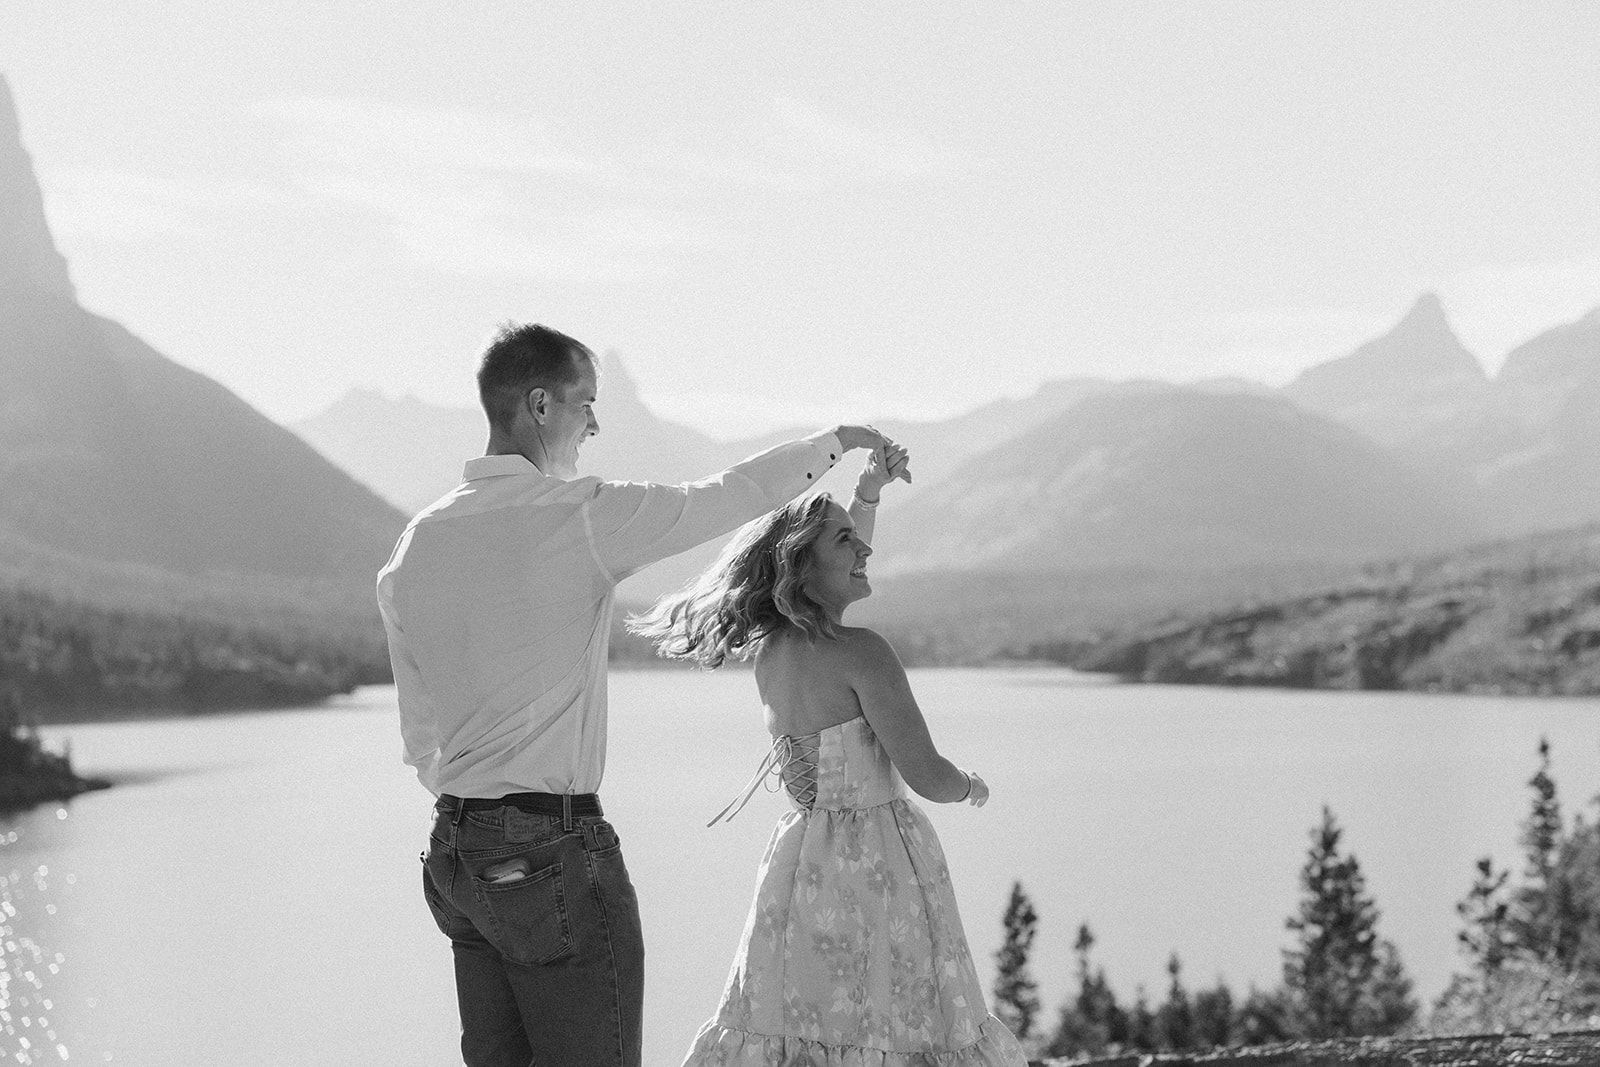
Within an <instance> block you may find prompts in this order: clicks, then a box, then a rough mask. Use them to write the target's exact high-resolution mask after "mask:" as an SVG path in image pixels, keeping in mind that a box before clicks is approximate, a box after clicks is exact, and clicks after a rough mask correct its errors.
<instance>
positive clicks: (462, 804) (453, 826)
mask: <svg viewBox="0 0 1600 1067" xmlns="http://www.w3.org/2000/svg"><path fill="white" fill-rule="evenodd" d="M466 813H467V802H466V801H464V800H459V799H458V800H457V801H456V810H455V811H453V812H451V813H450V849H451V851H454V850H455V847H456V832H457V831H458V830H459V829H460V828H461V817H462V816H463V815H465V814H466Z"/></svg>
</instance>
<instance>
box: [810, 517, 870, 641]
mask: <svg viewBox="0 0 1600 1067" xmlns="http://www.w3.org/2000/svg"><path fill="white" fill-rule="evenodd" d="M870 555H872V546H871V545H869V544H867V543H866V542H865V541H863V540H861V538H860V537H857V536H856V527H855V524H854V523H853V522H851V521H850V514H849V512H847V511H845V509H844V508H842V507H840V506H839V504H838V503H837V502H835V501H830V502H829V503H828V517H827V518H826V519H825V520H824V521H823V523H822V532H821V533H820V534H818V536H817V540H816V541H815V542H814V543H813V544H812V546H811V559H810V561H809V563H808V565H807V569H806V580H805V590H806V592H807V593H809V594H810V596H811V599H813V600H815V601H816V602H817V603H819V604H821V605H822V606H823V607H825V608H827V609H828V612H829V613H830V614H831V615H833V616H834V618H836V619H837V618H838V617H839V615H840V614H841V613H842V612H843V611H844V609H845V607H846V606H847V605H849V604H850V603H852V602H853V601H857V600H861V599H862V598H864V597H869V596H871V595H872V586H871V584H870V583H869V582H868V581H867V557H868V556H870Z"/></svg>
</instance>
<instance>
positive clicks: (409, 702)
mask: <svg viewBox="0 0 1600 1067" xmlns="http://www.w3.org/2000/svg"><path fill="white" fill-rule="evenodd" d="M379 609H380V613H381V614H382V615H383V626H384V629H385V630H386V631H387V632H388V637H389V665H390V666H391V667H392V668H393V669H394V680H395V692H396V694H397V695H398V698H399V702H400V739H401V741H402V743H403V746H404V749H403V751H402V754H401V758H403V759H404V760H405V761H406V763H407V764H409V765H410V766H411V767H414V768H415V769H416V772H417V780H418V781H420V782H421V783H422V784H423V786H424V788H426V789H427V790H428V792H430V793H432V794H433V795H434V796H438V795H439V733H438V730H437V728H436V727H435V725H434V724H435V723H436V722H437V719H436V718H435V716H434V709H433V705H432V703H431V702H430V701H429V699H428V690H427V687H426V686H425V685H424V684H423V681H422V672H421V671H420V670H419V669H418V667H417V661H416V657H415V656H413V655H412V653H411V648H410V646H409V645H408V644H407V643H406V637H405V634H404V633H403V632H402V631H401V629H400V626H399V624H398V622H396V620H395V619H394V616H393V612H392V610H391V609H390V606H389V603H388V601H387V598H386V597H384V596H383V595H382V594H381V593H380V595H379Z"/></svg>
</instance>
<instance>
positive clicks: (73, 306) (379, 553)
mask: <svg viewBox="0 0 1600 1067" xmlns="http://www.w3.org/2000/svg"><path fill="white" fill-rule="evenodd" d="M0 338H3V339H4V340H3V343H0V581H3V582H4V584H5V591H7V592H10V591H23V592H26V594H27V596H26V597H25V596H21V595H18V596H16V598H15V599H16V600H17V602H18V603H23V602H26V603H31V604H35V605H36V608H35V609H30V611H31V614H27V615H26V617H19V618H17V619H8V626H10V627H11V629H10V630H8V633H11V634H12V635H13V636H15V634H16V633H33V634H34V636H33V637H30V638H28V640H29V641H33V642H35V643H37V644H38V648H36V649H35V650H34V651H33V652H30V653H26V654H23V655H21V656H20V658H17V656H16V653H17V650H16V649H13V648H11V647H9V646H8V647H5V648H0V653H4V655H0V696H3V695H4V694H5V693H6V692H10V693H12V694H16V695H22V696H26V697H28V699H30V700H34V699H40V700H46V701H48V700H49V699H50V697H49V693H50V692H51V691H52V690H51V689H50V685H55V684H56V683H55V682H52V683H50V685H46V684H45V682H44V679H45V677H46V675H47V674H50V673H51V672H57V673H59V672H61V671H67V670H68V668H69V667H70V668H71V669H70V671H68V673H69V674H71V675H72V676H73V678H77V679H78V681H81V680H82V679H81V677H79V676H82V675H85V674H92V673H93V672H95V671H98V670H102V669H104V668H105V667H106V665H107V664H108V663H109V662H110V661H111V660H112V659H113V658H115V655H114V651H115V650H113V649H111V648H110V647H109V646H108V645H106V644H105V642H107V641H116V642H121V643H122V645H123V646H124V647H123V648H122V649H121V652H123V653H126V652H128V648H127V647H126V646H127V644H128V642H129V641H133V642H135V643H138V642H145V641H146V640H147V639H148V638H149V637H150V635H151V633H153V632H154V630H155V629H156V628H158V625H160V626H164V625H166V623H168V622H172V623H173V624H174V625H173V626H172V627H171V636H170V640H171V641H173V642H177V645H176V646H174V647H170V648H169V647H165V646H163V647H162V648H159V649H158V648H155V647H153V646H148V647H146V646H145V645H141V646H140V650H139V651H138V653H137V655H136V656H135V659H136V660H137V659H139V658H140V657H145V658H146V659H147V658H148V657H149V656H156V655H159V656H165V657H168V658H170V659H171V662H172V667H171V669H170V670H169V671H167V672H166V675H165V676H164V680H163V681H162V683H161V684H162V685H165V686H172V685H177V686H179V687H180V689H181V687H182V686H183V685H184V684H185V679H186V678H187V679H189V680H191V681H192V677H191V676H190V674H187V673H186V672H195V671H204V672H207V676H208V677H211V678H213V679H214V680H215V679H219V678H220V679H224V681H223V682H220V683H218V684H217V686H213V687H212V689H211V690H210V691H212V692H218V691H221V690H226V691H227V692H228V693H229V694H231V696H230V698H229V699H230V702H232V703H238V702H241V701H248V700H249V699H251V698H252V694H253V693H257V694H262V697H263V699H273V698H274V697H273V695H272V694H276V695H277V696H279V697H282V698H284V699H289V698H295V699H303V698H304V697H305V694H306V693H307V692H308V691H317V690H318V689H319V686H320V687H321V688H320V691H321V692H323V693H324V694H326V693H327V692H329V691H335V690H336V689H338V688H340V687H342V688H348V687H349V686H350V685H353V684H355V683H356V682H357V681H361V680H373V679H375V678H377V677H381V676H382V675H383V674H384V673H386V671H387V663H386V661H384V660H382V659H381V658H380V657H381V653H379V652H377V649H379V648H381V628H380V627H379V625H378V622H377V618H376V612H375V608H374V602H373V593H372V583H373V581H374V576H375V574H376V572H377V570H378V568H379V567H380V566H381V565H382V564H383V561H384V560H385V559H386V558H387V556H388V553H389V551H390V550H391V549H392V547H393V544H394V541H395V538H396V537H397V536H398V534H399V532H400V530H401V528H402V527H403V526H404V524H405V517H404V516H403V515H401V513H400V512H399V511H398V510H397V509H395V508H394V507H393V506H392V505H390V504H388V503H386V502H385V501H383V500H382V499H380V498H379V497H378V496H376V495H375V494H374V493H373V492H372V491H371V490H370V489H368V488H367V487H366V486H364V485H361V484H360V483H358V482H357V481H356V480H355V479H353V478H352V477H351V476H350V475H348V474H346V473H345V472H344V471H343V470H341V469H340V468H338V467H336V466H334V465H333V464H332V463H330V462H329V461H328V460H326V459H324V458H323V457H322V456H321V455H320V454H318V453H317V452H316V451H315V450H314V449H312V448H311V447H310V446H308V445H307V444H306V443H305V442H304V441H302V440H300V439H299V438H298V437H297V436H295V435H294V434H292V433H290V432H289V431H288V430H285V429H283V428H282V427H280V426H278V425H277V424H276V423H274V422H272V421H271V420H270V419H267V418H266V417H265V416H263V415H261V414H260V413H259V412H257V411H255V410H254V409H253V408H251V407H250V406H249V405H248V404H246V403H245V402H244V401H242V400H240V399H239V398H238V397H236V396H234V395H233V394H232V393H230V392H229V391H228V390H227V389H225V388H224V387H222V386H221V385H219V384H218V383H216V382H215V381H212V380H211V379H209V378H207V377H205V376H204V375H202V374H199V373H197V372H195V371H193V370H190V369H188V368H186V367H182V366H179V365H178V364H176V363H174V362H173V361H171V360H170V359H168V358H166V357H165V356H163V355H162V354H161V353H159V352H157V351H156V350H155V349H153V348H151V347H150V346H149V345H147V344H145V343H144V342H143V341H141V340H140V339H139V338H138V337H136V336H135V335H134V334H133V333H131V332H130V331H128V330H127V329H126V328H124V327H123V326H121V325H119V324H118V323H116V322H113V321H111V320H109V319H106V318H103V317H101V316H98V315H95V314H93V313H91V312H89V311H86V310H84V309H83V308H82V307H81V306H79V304H78V303H77V300H76V297H75V295H74V291H73V287H72V283H71V279H70V277H69V276H68V275H67V271H66V262H65V260H64V259H63V258H62V257H61V254H60V253H59V251H57V249H56V247H55V243H54V240H53V238H52V237H51V235H50V230H49V226H48V223H47V221H46V219H45V217H44V214H43V201H42V198H41V196H40V195H39V186H38V181H37V179H36V177H35V176H34V174H33V171H32V165H31V162H30V160H29V158H28V155H27V153H26V151H24V149H23V147H22V143H21V140H20V127H19V123H18V120H17V116H16V113H15V110H14V106H13V102H12V98H11V94H10V90H9V88H8V87H7V86H6V84H5V82H4V80H3V79H0ZM108 575H110V576H111V579H110V580H107V576H108ZM113 589H115V590H116V592H114V593H113V592H112V590H113ZM63 596H65V597H66V598H67V599H69V600H70V601H71V603H70V605H68V604H65V603H63V602H62V597H63ZM29 598H31V599H29ZM135 602H137V603H138V605H139V610H140V611H141V612H146V613H148V618H149V620H150V624H149V625H148V626H146V627H145V628H144V632H143V633H142V634H140V633H134V634H133V635H132V636H128V635H125V634H122V633H121V632H120V631H118V632H117V633H115V634H113V630H115V628H116V626H115V625H114V624H113V622H110V621H107V620H115V619H116V618H118V617H119V616H117V614H116V613H117V612H119V611H122V610H125V609H128V608H129V607H130V606H131V605H132V604H134V603H135ZM202 603H204V604H211V605H218V610H217V611H216V612H215V613H216V614H218V615H220V616H221V620H220V621H219V622H218V623H217V624H216V625H214V626H212V627H211V628H210V629H209V630H207V631H206V632H205V633H204V634H203V635H202V634H200V633H199V631H197V630H195V629H193V627H192V626H191V625H190V624H191V623H192V622H193V618H192V615H193V613H192V611H190V610H189V609H188V608H179V607H178V605H183V604H189V605H200V604H202ZM58 610H59V612H60V613H61V614H60V618H63V619H74V620H80V622H81V625H80V624H79V622H74V623H71V624H70V625H69V624H67V623H62V624H61V625H59V626H57V625H54V624H47V623H46V622H45V621H44V615H42V614H41V613H47V612H55V611H58ZM180 615H181V616H182V617H181V619H180V618H179V616H180ZM117 625H120V624H117ZM73 627H78V628H77V629H73ZM290 631H292V632H293V635H294V636H293V638H292V640H285V639H283V638H285V637H286V635H287V634H288V633H289V632H290ZM319 634H321V635H324V636H325V637H326V640H325V641H319V640H317V639H316V638H317V635H319ZM374 636H376V637H377V638H378V640H377V641H374V640H373V637H374ZM58 645H59V646H60V647H56V646H58ZM246 645H248V646H249V647H250V649H251V652H250V654H249V656H248V657H245V656H244V655H243V653H242V651H241V650H242V649H243V648H245V646H246ZM291 647H292V648H293V649H294V650H295V651H293V652H292V653H291V652H287V651H284V650H287V649H290V648H291ZM273 649H277V650H278V651H276V652H275V651H273ZM63 650H72V651H71V652H70V654H68V652H66V651H63ZM263 650H265V651H263ZM116 654H121V653H116ZM63 656H66V658H65V659H63V658H62V657H63ZM275 656H277V657H279V658H276V659H275V658H274V657H275ZM247 659H248V663H246V660H247ZM64 664H65V666H64ZM241 664H245V665H243V666H241ZM19 672H20V673H19ZM41 672H42V673H41ZM268 675H271V676H273V677H274V678H278V679H291V680H292V679H293V678H296V677H298V678H299V679H300V681H299V682H295V683H294V684H291V685H286V686H285V685H279V684H278V683H277V682H273V683H271V684H270V685H268V686H267V687H266V688H259V687H257V688H253V686H255V685H256V682H258V681H260V680H261V679H263V678H265V677H267V676H268ZM63 678H65V676H63ZM312 678H315V679H317V682H316V684H310V683H308V681H307V680H308V679H312ZM174 679H176V681H174ZM57 681H58V682H59V681H62V679H57ZM68 683H70V684H74V685H76V684H77V682H74V681H73V680H72V678H66V680H65V681H64V682H62V684H68ZM327 686H333V687H334V689H333V690H330V689H328V688H326V687H327ZM219 687H220V688H219ZM85 691H87V690H85ZM174 691H176V690H174ZM190 691H193V690H192V689H191V690H190ZM94 692H95V693H96V694H97V695H95V696H94V697H92V698H91V702H93V701H97V700H102V699H103V700H107V701H111V700H130V701H135V702H136V701H138V700H140V699H144V697H141V696H139V695H138V694H137V693H135V692H131V691H127V690H126V689H125V688H124V690H117V691H113V689H109V688H102V689H99V690H95V691H94ZM146 696H150V699H155V697H154V696H152V695H150V694H146Z"/></svg>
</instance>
